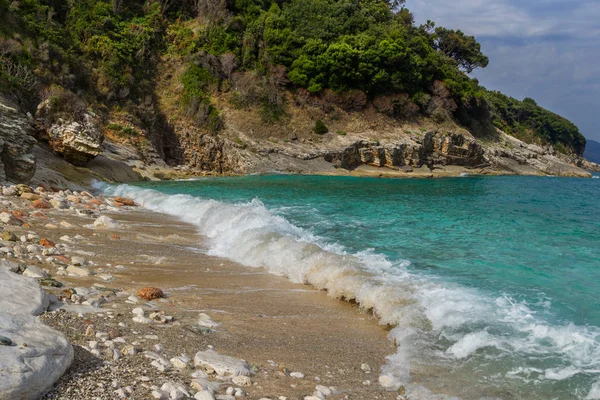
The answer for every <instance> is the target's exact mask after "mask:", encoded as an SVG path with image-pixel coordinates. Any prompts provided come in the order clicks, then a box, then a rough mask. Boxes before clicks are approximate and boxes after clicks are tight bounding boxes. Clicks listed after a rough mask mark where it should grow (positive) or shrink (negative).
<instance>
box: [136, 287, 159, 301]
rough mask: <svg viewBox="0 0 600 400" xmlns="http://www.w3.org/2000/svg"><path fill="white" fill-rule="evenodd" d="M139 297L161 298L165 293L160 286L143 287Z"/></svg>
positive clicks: (139, 291) (146, 298)
mask: <svg viewBox="0 0 600 400" xmlns="http://www.w3.org/2000/svg"><path fill="white" fill-rule="evenodd" d="M137 297H139V298H141V299H144V300H154V299H161V298H163V297H164V293H163V291H162V290H160V289H159V288H153V287H143V288H141V289H140V290H138V292H137Z"/></svg>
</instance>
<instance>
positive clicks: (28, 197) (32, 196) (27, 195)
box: [21, 193, 42, 201]
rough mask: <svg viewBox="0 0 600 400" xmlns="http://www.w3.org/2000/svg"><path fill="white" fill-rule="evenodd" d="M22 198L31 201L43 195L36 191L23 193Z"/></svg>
mask: <svg viewBox="0 0 600 400" xmlns="http://www.w3.org/2000/svg"><path fill="white" fill-rule="evenodd" d="M21 198H22V199H23V200H31V201H35V200H39V199H41V198H42V196H40V195H39V194H35V193H23V194H22V195H21Z"/></svg>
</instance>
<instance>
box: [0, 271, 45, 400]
mask: <svg viewBox="0 0 600 400" xmlns="http://www.w3.org/2000/svg"><path fill="white" fill-rule="evenodd" d="M11 269H13V268H12V263H7V262H5V261H0V294H1V295H0V310H1V311H3V312H9V313H13V314H28V315H40V314H42V313H43V312H44V311H46V309H47V308H48V304H49V300H48V296H47V294H46V292H44V291H43V290H42V288H41V287H40V285H39V284H38V282H37V281H36V280H35V279H34V278H28V277H26V276H23V275H19V274H16V273H14V272H12V271H11ZM0 329H2V327H1V324H0ZM3 336H6V335H3ZM1 370H2V368H0V371H1ZM0 382H1V381H0ZM1 398H2V397H1V396H0V399H1Z"/></svg>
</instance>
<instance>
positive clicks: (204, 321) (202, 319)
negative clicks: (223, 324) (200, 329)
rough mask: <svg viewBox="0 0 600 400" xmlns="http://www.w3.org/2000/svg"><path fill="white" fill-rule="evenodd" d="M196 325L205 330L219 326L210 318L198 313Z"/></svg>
mask: <svg viewBox="0 0 600 400" xmlns="http://www.w3.org/2000/svg"><path fill="white" fill-rule="evenodd" d="M198 325H200V326H204V327H206V328H216V327H217V326H219V324H218V323H216V322H215V321H213V320H212V318H211V317H210V316H208V315H207V314H204V313H200V314H199V315H198Z"/></svg>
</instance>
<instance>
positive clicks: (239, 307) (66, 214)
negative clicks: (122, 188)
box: [3, 193, 402, 399]
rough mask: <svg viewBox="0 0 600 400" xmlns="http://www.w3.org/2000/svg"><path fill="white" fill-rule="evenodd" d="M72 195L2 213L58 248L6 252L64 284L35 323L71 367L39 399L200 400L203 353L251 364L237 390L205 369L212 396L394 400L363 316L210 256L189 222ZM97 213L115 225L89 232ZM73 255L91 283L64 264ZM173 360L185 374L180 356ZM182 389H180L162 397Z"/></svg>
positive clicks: (12, 203) (15, 203)
mask: <svg viewBox="0 0 600 400" xmlns="http://www.w3.org/2000/svg"><path fill="white" fill-rule="evenodd" d="M65 195H66V194H65ZM69 196H71V197H69V198H70V199H71V200H73V202H71V208H70V209H67V208H65V209H55V208H50V209H47V210H46V209H43V210H38V211H36V210H35V209H34V208H33V207H32V203H31V201H28V200H23V199H22V198H17V197H5V198H4V199H6V200H5V202H4V203H3V204H4V206H5V208H8V210H6V211H10V212H11V213H13V214H15V211H19V210H20V213H19V212H17V213H16V214H18V215H22V217H21V221H23V222H24V223H25V224H24V225H22V226H14V227H10V230H11V232H14V235H15V236H16V237H21V236H23V235H27V234H28V233H29V234H30V235H35V236H37V237H39V238H45V239H48V240H49V241H51V242H53V243H52V244H56V247H54V248H55V249H57V250H56V255H54V256H50V257H35V254H34V253H35V252H33V253H31V254H27V252H25V254H13V253H14V252H13V253H9V254H8V255H9V257H8V259H9V260H13V261H22V262H24V263H26V264H27V265H31V266H37V267H40V268H42V269H45V270H47V272H48V273H49V274H50V276H51V277H53V278H54V279H56V280H57V281H59V282H60V283H62V285H63V286H62V287H60V288H56V287H54V288H52V287H46V288H45V289H46V290H47V291H48V292H49V293H51V294H53V295H54V296H56V299H54V298H52V299H53V300H59V301H58V303H55V304H51V309H52V308H56V307H58V306H59V305H61V303H64V304H65V305H66V307H65V308H66V310H64V309H59V310H58V311H52V312H47V313H45V314H44V315H42V316H41V319H42V320H43V321H44V322H45V323H46V324H48V325H50V326H52V327H53V328H55V329H57V330H58V331H60V332H63V333H64V334H65V335H66V337H67V338H68V339H69V341H70V342H71V343H72V345H73V347H74V349H75V360H74V362H73V364H72V365H71V367H70V369H69V370H68V371H67V373H66V374H65V375H64V376H63V377H62V378H61V379H60V380H59V381H58V382H57V383H56V385H54V387H53V388H52V389H50V391H49V392H48V393H47V394H46V395H45V396H44V397H43V398H44V399H84V398H85V399H115V398H131V399H146V398H165V399H170V398H187V397H189V398H191V397H193V395H194V394H196V396H198V394H197V393H196V392H202V390H200V391H199V390H198V389H202V387H201V386H202V385H201V384H199V383H198V382H197V381H196V382H193V379H194V378H193V377H192V373H194V370H195V369H194V368H193V363H192V361H193V358H194V355H195V354H196V353H197V352H200V351H206V350H209V349H214V350H215V351H216V352H217V353H218V354H222V355H227V356H233V357H235V358H236V359H243V360H245V361H246V362H247V363H248V366H249V368H250V369H251V371H252V375H251V376H250V381H248V382H243V383H244V386H240V385H236V384H234V383H232V381H231V376H230V377H225V376H219V374H218V373H213V374H210V372H211V369H210V368H208V372H209V375H208V376H207V377H205V378H206V379H207V382H217V383H220V385H219V386H211V388H212V389H213V390H214V396H216V398H217V399H229V398H234V397H233V396H234V395H236V396H241V395H242V394H243V396H244V397H245V398H249V399H283V398H287V399H319V398H329V399H396V398H398V396H399V394H398V392H390V391H386V390H385V389H383V388H382V387H381V386H380V385H379V384H378V382H377V381H378V376H379V373H378V372H379V369H380V366H381V365H383V364H384V363H385V356H386V355H389V354H393V353H394V351H395V348H394V345H393V343H392V342H390V341H389V340H388V339H387V331H386V328H385V327H382V326H379V325H378V322H377V319H376V318H375V317H374V316H373V315H371V314H370V313H369V312H368V311H365V310H361V309H359V308H358V307H357V306H356V305H353V304H351V303H348V302H344V301H339V300H336V299H332V298H330V297H328V296H327V294H326V292H322V291H317V290H315V289H313V288H311V287H310V286H307V285H298V284H293V283H290V282H289V281H288V280H287V279H284V278H282V277H277V276H273V275H270V274H268V273H267V272H266V271H264V270H262V269H257V268H248V267H243V266H241V265H237V264H235V263H232V262H230V261H227V260H223V259H219V258H215V257H211V256H208V255H206V254H205V251H204V249H203V246H202V238H201V237H200V236H199V235H198V234H197V233H196V231H195V229H194V227H193V226H191V225H189V224H186V223H184V222H180V221H175V220H173V219H172V218H171V217H168V216H165V215H161V214H158V213H153V212H150V211H146V210H143V209H141V208H139V207H126V206H119V207H115V206H114V205H115V203H114V201H113V200H112V199H101V201H98V199H93V201H91V199H90V198H86V196H85V195H81V194H79V193H75V194H71V195H69ZM94 203H95V204H94ZM117 205H120V204H118V203H117ZM90 209H91V210H90ZM78 210H79V211H78ZM82 210H88V211H82ZM101 216H105V217H108V218H109V220H108V221H116V223H115V224H114V226H111V223H109V224H108V225H109V226H105V225H103V226H100V225H99V224H96V225H97V226H94V225H93V224H94V222H95V221H97V220H98V218H99V217H101ZM32 237H33V236H32ZM7 244H8V243H5V245H7ZM46 253H48V252H46ZM11 255H12V256H17V255H18V257H10V256H11ZM74 260H75V261H77V263H78V264H79V266H78V267H77V268H83V269H85V270H87V271H89V273H90V275H89V276H83V275H88V273H85V272H83V273H81V274H79V272H78V270H77V269H73V268H72V267H68V268H67V265H70V264H72V263H73V261H74ZM32 270H34V269H32ZM67 271H68V272H67ZM73 271H75V273H73ZM76 274H77V275H80V276H73V275H76ZM61 275H62V276H61ZM148 286H150V287H156V288H160V289H161V290H162V291H163V292H164V294H165V298H162V299H156V300H153V301H149V302H147V301H144V300H143V299H140V298H138V297H136V296H135V294H136V293H137V291H138V290H139V289H140V288H142V287H148ZM68 297H70V300H69V299H68ZM100 297H102V300H100V301H97V300H98V299H100ZM104 301H106V302H104ZM81 303H83V305H81ZM89 303H91V304H92V305H91V306H90V305H89ZM95 306H96V307H95ZM98 306H99V307H98ZM137 308H141V309H142V310H143V313H144V317H143V318H147V317H148V316H152V315H150V314H151V313H154V318H155V319H162V320H163V322H160V321H155V320H152V321H149V322H148V323H136V322H134V321H133V320H132V318H133V317H135V315H134V314H132V310H134V309H137ZM137 312H139V311H137ZM202 314H203V315H202ZM171 317H172V318H171ZM165 321H166V322H165ZM148 352H151V353H148ZM156 356H158V357H160V358H161V359H162V360H158V364H156V363H155V364H156V365H159V364H160V363H161V362H163V361H165V362H166V363H168V364H169V365H167V366H166V368H164V367H163V368H160V367H158V368H157V367H156V366H153V365H151V363H152V362H153V361H157V360H156ZM178 356H183V357H182V359H183V361H184V365H183V366H182V365H179V364H181V363H178V362H177V361H176V360H175V361H174V360H173V358H175V357H178ZM152 357H155V358H152ZM168 360H170V361H168ZM174 363H175V365H173V364H174ZM198 370H199V371H201V372H200V373H199V374H198V375H196V376H197V377H202V376H204V375H205V374H204V372H205V371H206V369H202V368H199V369H198ZM237 382H238V383H240V381H239V380H238V381H237ZM165 384H167V386H164V385H165ZM175 384H180V385H181V387H180V392H181V393H179V392H177V390H175V391H172V390H171V391H169V390H168V389H169V386H168V385H175ZM246 385H248V386H246ZM318 385H319V386H318ZM236 388H240V389H241V391H240V390H238V391H237V392H236V390H237V389H236ZM161 389H163V390H161ZM165 389H166V390H165ZM184 389H185V391H184ZM319 390H320V391H319ZM178 393H179V394H178ZM236 393H237V394H236ZM315 395H316V396H317V397H314V396H315ZM178 396H181V397H178ZM311 396H313V397H311ZM196 398H204V397H196ZM207 398H208V397H207ZM401 398H402V396H401Z"/></svg>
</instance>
